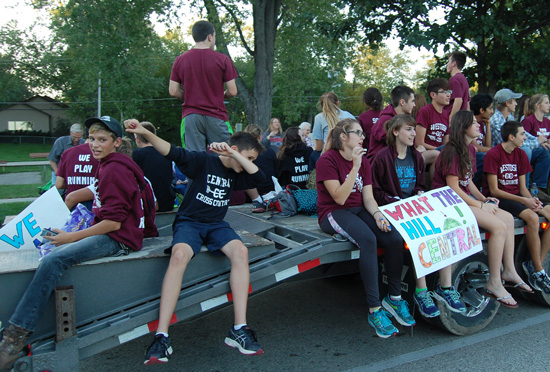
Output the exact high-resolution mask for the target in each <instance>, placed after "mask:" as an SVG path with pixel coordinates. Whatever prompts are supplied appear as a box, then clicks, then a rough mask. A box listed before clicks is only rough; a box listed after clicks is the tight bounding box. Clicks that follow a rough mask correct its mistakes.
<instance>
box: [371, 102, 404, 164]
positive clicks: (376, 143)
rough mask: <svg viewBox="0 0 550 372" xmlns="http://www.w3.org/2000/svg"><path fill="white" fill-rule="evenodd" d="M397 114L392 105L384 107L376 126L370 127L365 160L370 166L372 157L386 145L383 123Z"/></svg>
mask: <svg viewBox="0 0 550 372" xmlns="http://www.w3.org/2000/svg"><path fill="white" fill-rule="evenodd" d="M395 115H397V113H396V112H395V109H394V108H393V106H392V105H388V106H386V108H385V109H383V110H382V111H381V112H380V117H379V118H378V121H377V122H376V124H374V125H373V126H372V131H371V133H370V141H369V151H368V152H367V159H369V162H370V163H371V164H372V161H373V159H374V156H375V155H376V153H377V152H378V151H380V150H381V149H383V148H384V147H386V146H387V144H386V130H385V129H384V123H385V122H387V121H388V120H390V119H391V118H393V117H394V116H395Z"/></svg>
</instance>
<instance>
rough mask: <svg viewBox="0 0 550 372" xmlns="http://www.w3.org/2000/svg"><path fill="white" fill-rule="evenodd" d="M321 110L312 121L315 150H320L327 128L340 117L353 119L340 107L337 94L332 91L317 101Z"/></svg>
mask: <svg viewBox="0 0 550 372" xmlns="http://www.w3.org/2000/svg"><path fill="white" fill-rule="evenodd" d="M317 105H318V107H319V108H320V110H321V112H320V113H319V114H317V115H316V116H315V121H314V123H313V139H314V140H315V150H316V151H322V150H323V147H324V144H325V141H326V140H327V135H328V132H329V130H331V129H332V128H334V127H335V126H336V124H337V123H338V122H339V121H340V120H342V119H346V118H349V119H355V116H353V115H352V114H350V113H349V112H347V111H344V110H342V109H340V101H339V100H338V96H337V95H336V94H334V93H333V92H327V93H324V94H323V95H322V96H321V97H320V98H319V102H318V103H317Z"/></svg>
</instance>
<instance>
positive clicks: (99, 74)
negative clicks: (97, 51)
mask: <svg viewBox="0 0 550 372" xmlns="http://www.w3.org/2000/svg"><path fill="white" fill-rule="evenodd" d="M97 75H98V79H97V117H98V118H100V117H101V71H99V72H98V74H97Z"/></svg>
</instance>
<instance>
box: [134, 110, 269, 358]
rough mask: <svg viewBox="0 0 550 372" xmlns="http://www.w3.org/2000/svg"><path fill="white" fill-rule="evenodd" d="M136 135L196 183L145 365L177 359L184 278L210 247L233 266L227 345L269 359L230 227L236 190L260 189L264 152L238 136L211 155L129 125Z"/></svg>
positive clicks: (181, 219) (242, 251)
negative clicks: (175, 318) (249, 316)
mask: <svg viewBox="0 0 550 372" xmlns="http://www.w3.org/2000/svg"><path fill="white" fill-rule="evenodd" d="M124 125H125V127H126V130H127V131H128V132H130V133H134V134H137V135H141V136H143V137H144V138H145V139H147V140H148V141H149V142H150V143H151V144H152V145H153V146H154V147H155V149H157V150H158V151H159V152H160V153H161V154H162V155H164V156H166V157H167V158H168V159H169V160H172V161H174V162H175V163H176V166H177V167H178V168H179V169H180V170H181V171H182V172H183V173H184V174H185V175H187V176H188V177H189V178H191V179H192V180H193V182H192V183H191V184H190V186H189V188H188V189H187V192H186V193H185V197H184V199H183V201H182V203H181V206H180V208H179V210H178V213H177V215H176V219H175V221H174V224H173V230H174V233H173V239H172V254H171V257H170V263H169V265H168V269H167V270H166V274H165V276H164V281H163V283H162V292H161V299H160V314H159V325H158V328H157V333H156V334H155V337H154V339H153V342H152V343H151V345H150V346H149V348H148V349H147V352H146V354H145V361H144V364H158V363H166V362H168V359H169V358H170V356H171V354H172V347H171V346H170V338H169V337H168V327H169V325H170V319H171V318H172V314H173V313H174V310H175V308H176V303H177V301H178V296H179V293H180V291H181V284H182V280H183V274H184V272H185V269H186V268H187V265H188V264H189V261H191V259H192V258H193V257H194V255H195V254H197V253H198V252H199V251H200V249H201V246H202V245H203V244H205V245H206V246H207V248H208V250H209V251H211V252H215V251H221V252H222V253H224V254H225V255H226V256H227V257H228V258H229V260H230V261H231V274H230V279H229V283H230V286H231V292H232V295H233V305H234V312H235V324H234V325H233V326H232V327H231V329H230V330H229V334H228V336H227V337H226V338H225V344H226V345H228V346H230V347H235V348H238V349H239V351H240V352H241V353H242V354H263V349H262V347H261V345H260V344H259V343H258V340H257V338H256V334H255V332H254V331H253V330H252V329H250V328H249V327H248V326H247V324H246V323H247V322H246V307H247V301H248V288H249V283H250V272H249V269H248V250H247V248H246V247H245V245H244V244H243V242H242V241H241V239H240V237H239V236H238V235H237V233H236V232H235V231H234V230H233V229H232V228H231V227H230V226H229V224H228V223H227V222H226V221H224V220H223V219H224V217H225V214H226V213H227V209H228V205H229V200H230V198H231V192H232V190H233V188H242V189H247V188H250V187H251V186H252V187H253V186H254V185H257V184H260V183H261V182H262V181H263V179H264V175H263V172H262V171H260V169H259V168H258V167H257V166H256V165H255V164H254V163H253V161H254V160H255V159H256V158H257V157H258V154H259V153H260V152H261V151H262V150H263V147H262V145H261V144H260V143H259V142H258V140H257V139H256V138H254V136H252V135H251V134H250V133H244V132H238V133H236V134H234V135H233V136H231V138H230V139H229V144H226V143H223V142H222V143H217V142H214V143H212V144H210V151H212V152H214V153H216V154H218V155H219V157H218V156H215V155H212V154H208V153H206V152H204V151H200V152H195V151H186V150H185V149H183V148H176V147H174V146H172V145H170V143H168V142H166V141H164V140H163V139H161V138H159V137H157V136H156V135H155V134H153V133H151V132H149V131H148V130H146V129H145V128H143V126H141V125H140V124H139V122H138V121H137V120H133V119H132V120H127V121H125V122H124Z"/></svg>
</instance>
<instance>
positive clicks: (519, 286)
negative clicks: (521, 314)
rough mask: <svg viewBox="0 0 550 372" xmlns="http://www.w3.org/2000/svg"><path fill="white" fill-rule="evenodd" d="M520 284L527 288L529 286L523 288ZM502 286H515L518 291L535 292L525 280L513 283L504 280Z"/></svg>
mask: <svg viewBox="0 0 550 372" xmlns="http://www.w3.org/2000/svg"><path fill="white" fill-rule="evenodd" d="M522 286H527V288H529V290H527V289H525V288H524V287H522ZM504 287H505V288H515V289H517V290H518V291H521V292H525V293H535V291H533V289H532V288H531V287H529V285H528V284H527V283H525V282H521V283H517V284H515V283H513V282H507V281H504Z"/></svg>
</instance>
